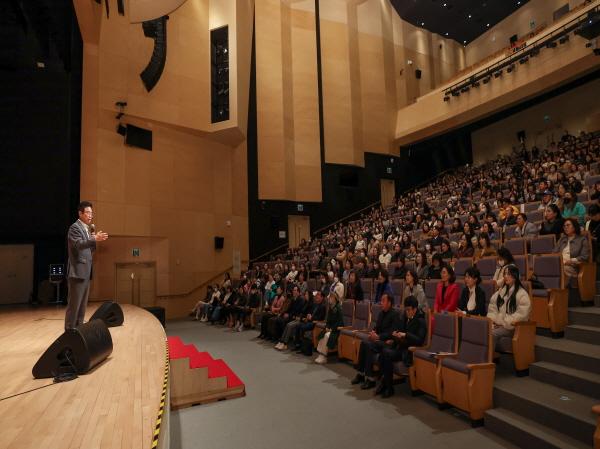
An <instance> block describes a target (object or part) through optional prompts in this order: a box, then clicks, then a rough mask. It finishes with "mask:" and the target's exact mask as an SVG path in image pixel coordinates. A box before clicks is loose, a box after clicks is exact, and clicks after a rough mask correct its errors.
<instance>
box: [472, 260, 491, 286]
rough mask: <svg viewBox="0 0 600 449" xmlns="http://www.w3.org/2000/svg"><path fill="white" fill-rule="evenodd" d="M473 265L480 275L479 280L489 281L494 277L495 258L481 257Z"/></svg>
mask: <svg viewBox="0 0 600 449" xmlns="http://www.w3.org/2000/svg"><path fill="white" fill-rule="evenodd" d="M475 265H476V266H477V269H478V270H479V274H481V279H483V280H484V281H485V280H489V279H492V278H493V277H494V273H495V272H496V258H495V257H482V258H481V259H479V260H478V261H477V262H476V263H475Z"/></svg>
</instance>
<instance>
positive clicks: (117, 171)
mask: <svg viewBox="0 0 600 449" xmlns="http://www.w3.org/2000/svg"><path fill="white" fill-rule="evenodd" d="M75 5H76V8H78V11H77V14H78V18H80V28H81V27H83V28H85V30H83V31H82V35H83V36H84V42H85V44H84V81H83V116H82V127H83V130H82V151H81V153H82V166H81V198H82V199H88V200H91V201H92V202H93V203H94V209H95V213H96V218H95V222H96V225H97V228H98V229H102V230H104V231H106V232H108V233H109V235H110V236H111V237H110V238H109V240H108V241H107V242H105V243H103V244H101V245H99V246H98V250H97V253H96V258H95V265H94V280H93V282H92V287H91V292H90V298H91V300H104V299H109V298H112V297H114V294H115V283H116V280H115V271H116V270H115V264H116V263H123V262H132V263H134V262H137V261H143V262H146V261H153V262H156V272H157V278H156V292H157V295H158V296H159V297H160V299H159V301H158V303H159V304H160V305H163V306H166V308H167V316H168V317H173V316H176V315H180V314H185V313H186V310H188V309H189V304H190V303H191V302H193V300H194V299H195V297H194V296H193V295H187V294H188V293H189V292H190V291H193V290H194V289H196V288H197V287H198V286H200V285H201V284H202V283H204V282H205V281H207V280H210V279H211V278H213V277H214V276H215V275H218V274H220V273H222V272H224V271H226V270H228V269H230V268H231V267H232V265H233V255H234V252H239V254H240V257H241V260H242V261H246V260H247V259H248V203H247V156H246V140H245V133H246V123H247V110H248V107H247V101H248V100H247V98H248V94H247V92H248V89H249V86H248V83H249V79H250V73H249V63H248V61H249V60H250V51H251V33H252V26H251V24H252V13H253V5H252V2H251V1H250V0H237V1H235V2H233V1H232V2H209V1H208V0H187V1H186V2H185V3H184V4H183V5H182V6H181V7H180V8H178V9H177V10H175V11H173V12H172V13H171V14H169V20H168V24H167V42H168V44H167V62H166V66H165V70H164V72H163V75H162V77H161V79H160V81H159V82H158V84H157V85H156V87H155V88H154V89H153V90H152V91H151V92H149V93H148V92H146V90H145V88H144V86H143V84H142V82H141V79H140V78H139V73H140V72H141V70H142V69H143V68H144V67H145V66H146V64H147V63H148V61H149V59H150V55H151V53H152V48H153V40H152V39H148V38H146V37H144V34H143V31H142V26H141V24H130V23H129V20H128V18H127V16H118V15H117V14H116V12H115V13H113V14H111V15H110V17H109V18H106V16H105V15H103V14H97V12H98V11H97V10H96V11H94V10H93V8H95V7H96V6H95V4H93V2H85V1H83V0H82V1H78V2H76V3H75ZM86 8H87V9H86ZM89 8H92V9H91V10H90V9H89ZM90 11H91V12H90ZM86 21H87V22H86ZM222 25H228V26H229V49H230V51H229V54H230V111H231V112H230V120H228V121H226V122H221V123H219V124H211V123H210V43H209V36H210V34H209V30H210V29H211V28H214V27H220V26H222ZM238 73H239V74H240V75H239V76H238ZM238 93H239V95H238ZM116 101H126V102H127V107H126V115H125V116H124V118H123V121H124V122H125V123H129V124H133V125H136V126H140V127H142V128H146V129H150V130H151V131H152V132H153V148H152V151H145V150H142V149H139V148H135V147H128V146H126V145H125V144H124V139H123V137H122V136H120V135H119V134H117V133H116V126H117V120H116V118H115V115H116V107H115V102H116ZM244 103H245V104H244ZM215 236H221V237H224V238H225V246H224V248H223V249H222V250H215V249H214V237H215ZM133 248H138V249H140V256H139V257H134V256H133V255H132V249H133ZM177 295H180V296H177Z"/></svg>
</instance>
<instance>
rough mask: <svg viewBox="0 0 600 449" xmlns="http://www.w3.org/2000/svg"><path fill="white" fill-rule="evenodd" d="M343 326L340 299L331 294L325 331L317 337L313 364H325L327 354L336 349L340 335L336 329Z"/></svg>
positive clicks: (335, 294)
mask: <svg viewBox="0 0 600 449" xmlns="http://www.w3.org/2000/svg"><path fill="white" fill-rule="evenodd" d="M343 326H344V316H343V315H342V306H341V304H340V298H339V296H338V295H337V293H335V292H333V293H331V294H330V295H329V310H328V311H327V321H326V322H325V329H323V331H322V332H321V334H320V335H319V343H318V344H317V352H318V353H319V355H318V356H317V358H316V359H315V363H318V364H320V365H323V364H325V363H327V354H328V352H329V351H330V350H333V349H336V348H337V341H338V337H339V334H340V331H339V330H338V328H340V327H343Z"/></svg>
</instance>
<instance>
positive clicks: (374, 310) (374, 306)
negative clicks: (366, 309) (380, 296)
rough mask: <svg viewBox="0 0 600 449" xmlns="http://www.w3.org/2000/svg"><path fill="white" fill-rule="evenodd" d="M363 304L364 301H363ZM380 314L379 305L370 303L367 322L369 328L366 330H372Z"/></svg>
mask: <svg viewBox="0 0 600 449" xmlns="http://www.w3.org/2000/svg"><path fill="white" fill-rule="evenodd" d="M363 302H364V301H363ZM380 313H381V304H376V303H374V302H373V303H371V320H370V321H369V326H368V327H367V329H369V330H373V328H374V327H375V324H377V317H379V314H380Z"/></svg>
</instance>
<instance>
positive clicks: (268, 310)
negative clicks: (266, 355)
mask: <svg viewBox="0 0 600 449" xmlns="http://www.w3.org/2000/svg"><path fill="white" fill-rule="evenodd" d="M284 302H285V295H284V294H283V288H281V286H277V294H276V296H275V299H273V302H272V303H271V304H267V305H266V306H265V309H264V311H263V315H262V317H261V320H260V334H259V335H258V338H262V339H268V338H270V335H269V332H268V329H267V327H268V323H269V320H270V319H271V318H273V317H275V316H277V315H279V312H281V308H282V307H283V304H284Z"/></svg>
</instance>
